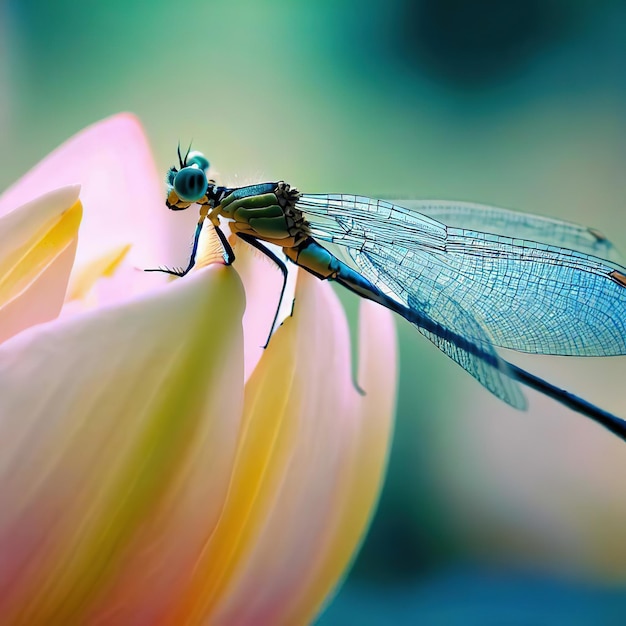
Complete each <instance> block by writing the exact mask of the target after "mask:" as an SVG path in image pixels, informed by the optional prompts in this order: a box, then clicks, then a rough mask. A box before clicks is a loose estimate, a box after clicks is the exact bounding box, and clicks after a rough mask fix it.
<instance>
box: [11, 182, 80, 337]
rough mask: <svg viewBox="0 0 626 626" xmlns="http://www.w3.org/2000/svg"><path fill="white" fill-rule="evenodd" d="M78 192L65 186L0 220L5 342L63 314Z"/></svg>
mask: <svg viewBox="0 0 626 626" xmlns="http://www.w3.org/2000/svg"><path fill="white" fill-rule="evenodd" d="M78 191H79V188H78V187H77V186H72V187H64V188H62V189H58V190H56V191H53V192H50V193H48V194H45V195H44V196H41V197H40V198H38V199H36V200H33V201H32V202H29V203H28V204H25V205H23V206H21V207H19V208H18V209H15V210H14V211H12V212H10V213H7V214H6V215H3V216H2V217H0V341H3V340H5V339H7V338H8V337H11V336H13V335H14V334H16V333H18V332H20V331H21V330H23V329H24V328H28V327H29V326H32V325H34V324H37V323H40V322H45V321H48V320H50V319H54V318H55V317H56V316H57V315H58V314H59V311H60V309H61V306H62V304H63V299H64V297H65V291H66V288H67V282H68V279H69V275H70V271H71V269H72V263H73V260H74V254H75V251H76V241H77V235H78V227H79V225H80V221H81V216H82V206H81V204H80V202H79V201H78Z"/></svg>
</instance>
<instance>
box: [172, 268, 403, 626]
mask: <svg viewBox="0 0 626 626" xmlns="http://www.w3.org/2000/svg"><path fill="white" fill-rule="evenodd" d="M376 315H380V316H382V317H381V318H380V320H379V321H380V324H378V323H377V322H376V324H377V326H380V328H378V327H377V328H376V332H378V331H382V334H381V336H380V337H379V338H377V339H372V338H369V339H365V336H367V337H371V336H375V333H374V332H373V329H372V328H371V322H372V318H371V317H370V313H367V314H366V318H365V319H366V322H365V323H364V326H363V335H364V337H363V341H364V343H363V345H364V350H365V357H364V363H366V365H365V366H364V368H363V374H364V379H363V383H364V384H365V385H367V387H368V393H367V396H365V397H361V396H360V395H359V394H358V393H357V392H356V391H355V389H354V387H353V384H352V381H351V374H350V353H349V340H348V329H347V325H346V321H345V317H344V314H343V311H342V309H341V307H340V305H339V303H338V301H337V299H336V296H335V295H334V294H333V292H332V289H331V288H330V286H329V285H327V284H323V283H321V282H320V281H318V280H317V279H315V278H313V277H311V276H309V275H306V274H305V273H304V272H301V273H300V275H299V280H298V287H297V290H296V306H295V312H294V316H293V317H292V318H289V319H287V320H286V321H285V323H284V324H283V326H282V327H281V328H280V329H279V330H278V331H277V333H276V334H275V336H274V337H273V338H272V341H271V343H270V345H269V348H268V349H267V351H266V352H265V354H264V356H263V358H262V359H261V361H260V363H259V365H258V367H257V368H256V369H255V370H254V373H253V374H252V376H251V378H250V380H249V382H248V384H247V386H246V395H245V405H244V424H243V431H242V436H241V439H240V443H239V449H238V454H237V462H236V466H235V470H234V474H233V479H232V481H231V486H230V490H229V494H228V499H227V501H226V506H225V509H224V511H223V513H222V516H221V518H220V523H219V525H218V527H217V528H216V530H215V532H214V534H213V535H212V536H211V539H210V541H209V542H208V543H207V546H206V548H205V551H204V553H203V555H202V559H201V560H200V561H199V562H198V565H197V569H196V572H195V577H194V580H193V581H192V584H191V585H190V587H189V591H188V593H187V594H186V595H185V596H182V597H181V600H180V606H179V607H178V611H177V612H176V613H174V614H173V615H172V616H171V617H170V619H171V623H188V622H190V623H197V622H199V621H200V620H201V619H202V618H203V617H205V616H207V615H210V616H211V617H210V619H211V623H213V624H239V625H244V624H300V623H302V624H304V623H308V622H309V620H310V619H311V618H312V617H313V615H314V614H315V612H316V611H317V610H318V609H319V607H320V605H321V603H322V602H323V600H324V598H325V596H326V594H327V593H328V592H329V590H330V589H331V588H332V587H333V586H334V585H335V584H336V583H337V580H338V577H339V576H340V575H341V574H342V572H343V570H344V568H345V567H346V565H347V564H348V562H349V559H350V557H351V555H352V554H353V552H354V549H355V548H356V546H357V545H358V542H359V541H360V539H361V537H362V533H363V531H364V529H365V527H366V525H367V520H368V519H369V516H370V514H371V511H372V507H373V505H374V503H375V501H376V497H377V494H378V490H379V487H380V482H381V478H382V473H383V470H384V466H385V459H386V451H387V447H388V445H389V435H390V432H391V419H392V408H393V395H394V390H395V343H394V340H393V331H392V330H391V327H390V325H389V321H388V318H389V314H388V313H387V312H382V313H378V312H377V314H376ZM381 320H382V321H381ZM390 338H391V341H390V340H389V339H390ZM372 351H375V352H376V354H372Z"/></svg>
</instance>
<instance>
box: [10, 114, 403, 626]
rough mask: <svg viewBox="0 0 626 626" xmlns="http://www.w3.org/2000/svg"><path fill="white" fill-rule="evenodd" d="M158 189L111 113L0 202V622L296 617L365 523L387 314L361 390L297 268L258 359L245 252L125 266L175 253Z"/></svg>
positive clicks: (389, 374) (266, 319)
mask: <svg viewBox="0 0 626 626" xmlns="http://www.w3.org/2000/svg"><path fill="white" fill-rule="evenodd" d="M158 180H159V179H158V175H157V173H156V171H155V169H154V166H153V164H152V160H151V156H150V153H149V150H148V147H147V143H146V141H145V138H144V136H143V132H142V130H141V127H140V125H139V123H138V122H137V120H135V119H134V118H133V117H132V116H129V115H119V116H115V117H112V118H110V119H108V120H105V121H103V122H101V123H99V124H96V125H94V126H92V127H90V128H88V129H86V130H85V131H83V132H82V133H80V134H79V135H77V136H76V137H74V138H73V139H71V140H70V141H69V142H67V143H66V144H65V145H63V146H62V147H61V148H60V149H59V150H57V151H56V152H55V153H53V154H52V155H50V156H49V157H48V158H47V159H46V160H44V161H43V162H42V163H40V164H39V165H38V166H37V167H36V168H35V169H34V170H33V171H32V172H30V173H29V174H27V175H26V176H25V177H24V178H23V179H22V181H20V182H19V183H18V184H17V185H16V186H14V187H13V188H11V189H9V190H8V191H7V192H6V193H5V194H4V195H3V196H2V197H1V198H0V239H1V244H0V333H2V335H1V336H0V341H3V343H2V344H1V345H0V511H1V512H2V513H1V514H0V554H1V555H2V567H1V568H0V622H1V623H2V624H29V626H31V625H36V624H53V623H54V624H83V623H89V624H91V623H97V624H115V625H120V624H133V625H134V626H136V625H142V624H163V625H165V624H176V625H178V624H200V623H212V624H234V623H236V624H305V623H308V622H310V621H311V620H312V619H313V618H314V616H315V615H316V614H317V613H318V612H319V610H320V608H321V607H322V606H323V603H324V601H325V599H326V598H327V597H328V595H329V594H330V593H331V592H332V590H333V589H335V588H336V586H337V583H338V581H339V580H340V579H341V577H342V575H343V573H344V572H345V570H346V567H347V566H348V564H349V563H350V560H351V558H352V556H353V554H354V552H355V550H356V548H357V547H358V544H359V542H360V540H361V538H362V536H363V533H364V531H365V529H366V527H367V524H368V520H369V518H370V515H371V511H372V508H373V506H374V504H375V501H376V498H377V495H378V491H379V488H380V484H381V480H382V475H383V471H384V467H385V461H386V455H387V450H388V445H389V437H390V432H391V425H392V413H393V404H394V391H395V339H394V332H393V327H392V324H391V320H390V315H389V313H388V312H387V311H386V310H383V309H381V308H379V307H376V306H375V305H372V304H371V303H364V304H363V305H362V307H361V314H360V339H359V351H360V367H359V376H358V379H359V383H360V385H361V386H362V387H363V388H364V389H365V390H366V395H365V396H362V395H359V393H357V392H356V391H355V389H354V386H353V384H352V380H351V369H350V347H349V340H348V330H347V324H346V321H345V317H344V314H343V311H342V310H341V307H340V305H339V303H338V301H337V299H336V296H335V295H334V293H333V292H332V290H331V289H330V287H329V286H328V285H327V284H325V283H322V282H320V281H318V280H316V279H315V278H313V277H312V276H309V275H307V274H305V273H304V272H301V273H300V274H299V275H298V278H297V287H296V305H295V308H294V313H293V316H292V317H289V318H287V319H286V320H285V321H284V323H283V325H282V326H281V327H280V328H279V329H278V330H277V331H276V332H275V334H274V336H273V337H272V340H271V342H270V345H269V347H268V349H267V350H265V351H262V350H260V349H259V348H258V346H260V345H262V343H263V341H264V336H263V334H264V333H265V334H266V333H267V328H268V324H269V323H270V320H271V318H272V314H273V308H272V307H273V306H275V303H276V295H277V289H276V288H277V287H278V285H277V284H276V283H277V281H276V280H275V277H274V272H272V271H271V270H270V269H268V266H267V264H266V263H265V262H264V260H259V258H258V257H257V256H256V255H254V254H252V253H251V252H250V250H248V249H246V247H245V246H243V245H237V247H236V248H235V252H236V254H237V257H238V261H237V263H236V264H235V268H236V269H233V268H231V267H225V266H223V265H221V264H213V265H209V266H208V267H204V268H201V269H199V270H198V271H195V272H193V273H192V274H190V275H189V276H187V277H185V278H184V279H176V280H173V281H169V280H168V279H166V278H165V277H164V276H163V275H160V274H146V273H144V272H139V271H137V269H136V267H142V266H143V267H146V266H150V265H153V262H156V263H158V262H159V259H157V258H156V257H158V256H159V255H163V257H165V258H163V259H160V260H161V261H167V255H168V253H169V252H170V251H171V249H170V247H169V246H171V247H172V248H174V247H175V245H173V244H172V242H175V243H177V239H176V238H177V237H178V241H180V236H179V235H176V233H175V234H174V236H171V234H170V229H169V228H168V226H167V219H169V218H168V217H167V216H168V213H167V211H166V210H165V209H164V206H163V201H162V198H161V189H160V185H159V182H158ZM71 182H79V183H81V185H82V187H81V189H80V201H79V199H78V197H79V189H78V187H77V186H67V185H68V184H69V183H71ZM48 190H51V191H49V192H48V193H44V192H46V191H48ZM42 193H43V195H40V194H42ZM35 196H39V197H35ZM33 197H35V198H33ZM81 203H82V205H84V215H83V216H82V222H81ZM79 226H80V228H79ZM77 237H78V239H77ZM77 241H78V245H77ZM131 244H132V247H131ZM183 249H184V248H183ZM179 252H180V251H179ZM236 270H237V271H236ZM272 281H274V283H273V284H272ZM265 283H269V284H271V286H272V288H271V289H269V294H268V293H266V292H264V291H263V290H262V289H261V286H262V285H264V284H265ZM68 284H69V287H68ZM242 284H243V286H244V287H245V290H244V288H242ZM246 299H247V305H246ZM244 309H245V310H246V312H245V315H244ZM253 318H254V319H253ZM242 320H243V323H242ZM253 322H255V323H253ZM244 371H245V375H244Z"/></svg>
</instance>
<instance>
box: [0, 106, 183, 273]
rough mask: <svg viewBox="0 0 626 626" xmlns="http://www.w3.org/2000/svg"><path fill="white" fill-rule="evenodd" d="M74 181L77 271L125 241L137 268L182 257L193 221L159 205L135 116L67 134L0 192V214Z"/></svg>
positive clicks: (157, 181)
mask: <svg viewBox="0 0 626 626" xmlns="http://www.w3.org/2000/svg"><path fill="white" fill-rule="evenodd" d="M75 183H79V184H80V185H81V188H82V189H81V201H82V203H83V206H84V208H85V215H84V219H83V223H82V225H81V231H80V242H79V246H78V251H77V253H76V267H77V269H80V268H82V267H83V265H85V264H88V263H90V262H91V261H93V260H94V259H97V258H100V257H102V256H103V255H106V254H108V253H109V252H110V251H111V250H112V249H114V248H119V247H121V246H126V245H128V244H129V243H133V244H135V245H134V246H133V250H132V252H131V261H132V263H134V264H135V265H137V266H138V267H156V266H158V265H160V264H171V263H172V261H176V262H178V260H179V259H180V257H181V255H182V254H184V251H185V250H186V249H187V241H188V239H189V233H190V232H193V226H191V224H193V219H194V218H193V217H192V216H189V218H188V223H187V224H186V225H184V224H183V222H184V218H182V219H181V218H180V217H179V218H178V219H176V217H175V216H174V215H172V214H171V212H169V211H167V209H166V208H165V203H164V196H163V184H162V177H161V176H160V175H159V174H158V172H157V170H156V167H155V164H154V161H153V159H152V155H151V153H150V147H149V145H148V142H147V140H146V137H145V133H144V131H143V128H142V126H141V124H140V123H139V121H138V120H137V118H136V117H135V116H133V115H131V114H128V113H122V114H119V115H115V116H113V117H110V118H107V119H105V120H103V121H101V122H98V123H96V124H93V125H92V126H89V127H87V128H85V129H84V130H82V131H81V132H79V133H78V134H76V135H74V137H72V138H71V139H69V140H68V141H66V142H65V143H64V144H63V145H61V146H60V147H59V148H57V149H56V150H55V151H54V152H52V153H51V154H50V155H48V156H47V157H46V158H45V159H44V160H43V161H41V162H40V163H38V164H37V165H36V166H35V167H33V168H32V169H31V170H30V172H28V173H27V174H25V175H24V176H23V177H22V178H21V179H20V180H19V181H18V182H17V183H16V184H15V185H13V186H12V187H10V188H9V189H8V190H7V191H6V192H5V193H4V194H3V195H2V196H1V197H0V215H3V214H4V213H6V212H7V211H8V210H10V209H11V208H12V207H13V206H17V205H18V204H22V203H24V202H27V201H28V200H31V199H33V198H34V197H36V196H37V195H39V194H41V193H42V192H46V191H50V190H52V189H56V188H58V187H61V186H63V185H69V184H75ZM177 225H180V228H177ZM174 231H176V232H175V233H174ZM170 244H171V245H170Z"/></svg>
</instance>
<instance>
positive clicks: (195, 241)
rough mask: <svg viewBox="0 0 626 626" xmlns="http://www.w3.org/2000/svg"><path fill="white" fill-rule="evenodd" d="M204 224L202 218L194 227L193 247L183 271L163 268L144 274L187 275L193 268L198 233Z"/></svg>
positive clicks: (150, 270) (198, 238)
mask: <svg viewBox="0 0 626 626" xmlns="http://www.w3.org/2000/svg"><path fill="white" fill-rule="evenodd" d="M203 224H204V218H202V219H201V220H200V221H199V222H198V224H197V225H196V232H195V233H194V235H193V245H192V247H191V255H190V257H189V263H187V267H186V268H185V269H182V268H181V269H168V268H167V267H165V268H161V267H159V268H155V269H147V270H144V272H163V273H165V274H171V275H172V276H185V274H188V273H189V272H190V271H191V269H192V268H193V266H194V265H195V264H196V256H197V254H198V241H200V233H201V232H202V225H203Z"/></svg>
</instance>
